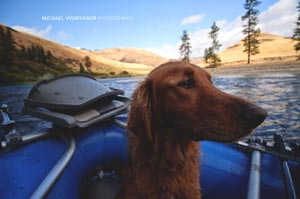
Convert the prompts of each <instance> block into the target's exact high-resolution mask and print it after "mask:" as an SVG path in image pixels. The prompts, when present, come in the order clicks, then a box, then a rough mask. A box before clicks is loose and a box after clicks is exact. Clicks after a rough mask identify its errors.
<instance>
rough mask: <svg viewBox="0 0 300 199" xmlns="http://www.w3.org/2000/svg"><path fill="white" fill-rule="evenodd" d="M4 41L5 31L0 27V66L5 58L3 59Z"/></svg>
mask: <svg viewBox="0 0 300 199" xmlns="http://www.w3.org/2000/svg"><path fill="white" fill-rule="evenodd" d="M4 41H5V31H4V28H3V27H2V26H0V65H2V64H4V62H5V57H4V51H5V49H4Z"/></svg>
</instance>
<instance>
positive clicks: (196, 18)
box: [180, 14, 205, 26]
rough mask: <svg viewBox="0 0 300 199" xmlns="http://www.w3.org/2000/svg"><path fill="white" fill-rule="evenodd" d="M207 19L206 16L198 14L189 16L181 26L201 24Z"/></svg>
mask: <svg viewBox="0 0 300 199" xmlns="http://www.w3.org/2000/svg"><path fill="white" fill-rule="evenodd" d="M204 17H205V14H197V15H192V16H188V17H186V18H184V19H182V20H181V23H180V24H181V25H182V26H183V25H189V24H195V23H198V22H200V21H201V20H202V19H203V18H204Z"/></svg>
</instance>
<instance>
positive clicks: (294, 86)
mask: <svg viewBox="0 0 300 199" xmlns="http://www.w3.org/2000/svg"><path fill="white" fill-rule="evenodd" d="M141 80H142V78H118V79H102V80H99V81H100V82H102V83H103V84H105V85H106V86H110V87H114V88H119V89H122V90H124V91H125V95H126V96H128V97H130V96H131V95H132V92H133V90H134V89H135V87H136V85H137V83H138V82H140V81H141ZM213 82H214V84H215V86H216V87H218V88H219V89H221V90H223V91H224V92H227V93H231V94H234V95H237V96H240V97H243V98H246V99H248V100H250V101H252V102H254V103H256V104H258V105H260V106H262V107H263V108H264V109H266V110H267V112H268V114H269V115H268V117H267V119H266V120H265V122H264V123H263V124H262V125H261V126H260V127H259V128H257V130H256V132H255V133H254V136H258V137H264V138H266V139H269V138H270V137H271V136H272V135H273V134H274V133H279V134H281V135H282V136H283V138H284V140H285V141H293V142H297V143H300V75H292V74H276V75H272V76H270V75H268V76H263V75H259V76H256V77H253V76H252V77H251V76H215V77H214V78H213ZM31 87H32V85H18V86H5V87H0V103H6V104H8V105H9V107H10V112H11V115H12V117H13V118H14V119H15V120H16V121H17V130H19V131H21V132H23V133H32V132H36V131H39V130H40V129H42V128H44V127H51V123H49V122H46V121H42V120H40V119H37V118H33V117H30V116H28V115H24V114H22V108H23V99H24V98H26V96H27V94H28V93H29V91H30V89H31Z"/></svg>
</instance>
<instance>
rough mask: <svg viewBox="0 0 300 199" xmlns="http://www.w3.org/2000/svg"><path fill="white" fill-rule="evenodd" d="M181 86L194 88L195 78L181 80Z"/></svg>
mask: <svg viewBox="0 0 300 199" xmlns="http://www.w3.org/2000/svg"><path fill="white" fill-rule="evenodd" d="M179 86H180V87H183V88H186V89H190V88H194V87H195V81H194V80H193V79H188V80H186V81H184V82H180V83H179Z"/></svg>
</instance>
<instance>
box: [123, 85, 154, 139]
mask: <svg viewBox="0 0 300 199" xmlns="http://www.w3.org/2000/svg"><path fill="white" fill-rule="evenodd" d="M153 108H154V107H153V89H152V82H151V80H149V79H146V80H144V81H143V82H141V83H140V85H139V86H138V88H137V89H136V90H135V92H134V93H133V95H132V101H131V109H130V112H129V118H128V130H129V131H131V132H132V133H134V134H135V136H137V138H138V139H139V140H148V141H150V142H152V140H153V135H152V130H153V129H152V127H153V126H152V125H153V124H152V121H153V120H152V119H153V118H152V117H153Z"/></svg>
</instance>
